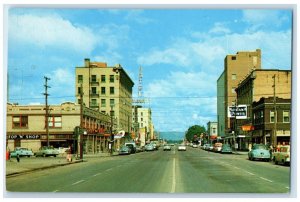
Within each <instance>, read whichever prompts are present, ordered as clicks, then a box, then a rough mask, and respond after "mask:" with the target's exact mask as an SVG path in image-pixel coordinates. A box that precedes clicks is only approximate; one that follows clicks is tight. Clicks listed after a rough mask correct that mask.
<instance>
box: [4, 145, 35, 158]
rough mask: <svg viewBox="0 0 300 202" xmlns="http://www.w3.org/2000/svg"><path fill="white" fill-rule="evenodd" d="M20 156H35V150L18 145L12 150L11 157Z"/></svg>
mask: <svg viewBox="0 0 300 202" xmlns="http://www.w3.org/2000/svg"><path fill="white" fill-rule="evenodd" d="M18 155H19V157H22V156H27V157H31V156H33V152H32V151H31V150H29V149H27V148H24V147H16V148H15V150H14V151H12V152H10V157H17V156H18Z"/></svg>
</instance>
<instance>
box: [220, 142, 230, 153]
mask: <svg viewBox="0 0 300 202" xmlns="http://www.w3.org/2000/svg"><path fill="white" fill-rule="evenodd" d="M221 153H222V154H231V153H232V149H231V147H230V145H229V144H223V145H222V149H221Z"/></svg>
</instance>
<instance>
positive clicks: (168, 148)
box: [163, 144, 171, 151]
mask: <svg viewBox="0 0 300 202" xmlns="http://www.w3.org/2000/svg"><path fill="white" fill-rule="evenodd" d="M163 149H164V151H171V146H170V145H168V144H165V145H164V148H163Z"/></svg>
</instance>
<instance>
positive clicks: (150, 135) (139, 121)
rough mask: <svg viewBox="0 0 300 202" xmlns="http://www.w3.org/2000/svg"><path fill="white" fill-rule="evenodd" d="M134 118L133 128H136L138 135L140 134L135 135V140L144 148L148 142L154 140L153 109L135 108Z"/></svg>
mask: <svg viewBox="0 0 300 202" xmlns="http://www.w3.org/2000/svg"><path fill="white" fill-rule="evenodd" d="M132 117H133V118H132V122H133V128H135V129H136V133H138V134H136V135H135V136H136V137H135V139H136V140H137V141H139V143H140V145H142V146H143V145H145V144H146V142H147V141H150V140H151V139H154V127H153V123H152V112H151V109H150V108H143V107H141V106H134V107H133V108H132ZM135 124H136V125H135Z"/></svg>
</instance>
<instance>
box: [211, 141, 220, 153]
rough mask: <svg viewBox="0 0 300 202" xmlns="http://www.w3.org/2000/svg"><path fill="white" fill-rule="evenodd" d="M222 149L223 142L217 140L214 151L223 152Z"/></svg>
mask: <svg viewBox="0 0 300 202" xmlns="http://www.w3.org/2000/svg"><path fill="white" fill-rule="evenodd" d="M221 149H222V143H220V142H217V143H215V144H214V146H213V151H214V152H221Z"/></svg>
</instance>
